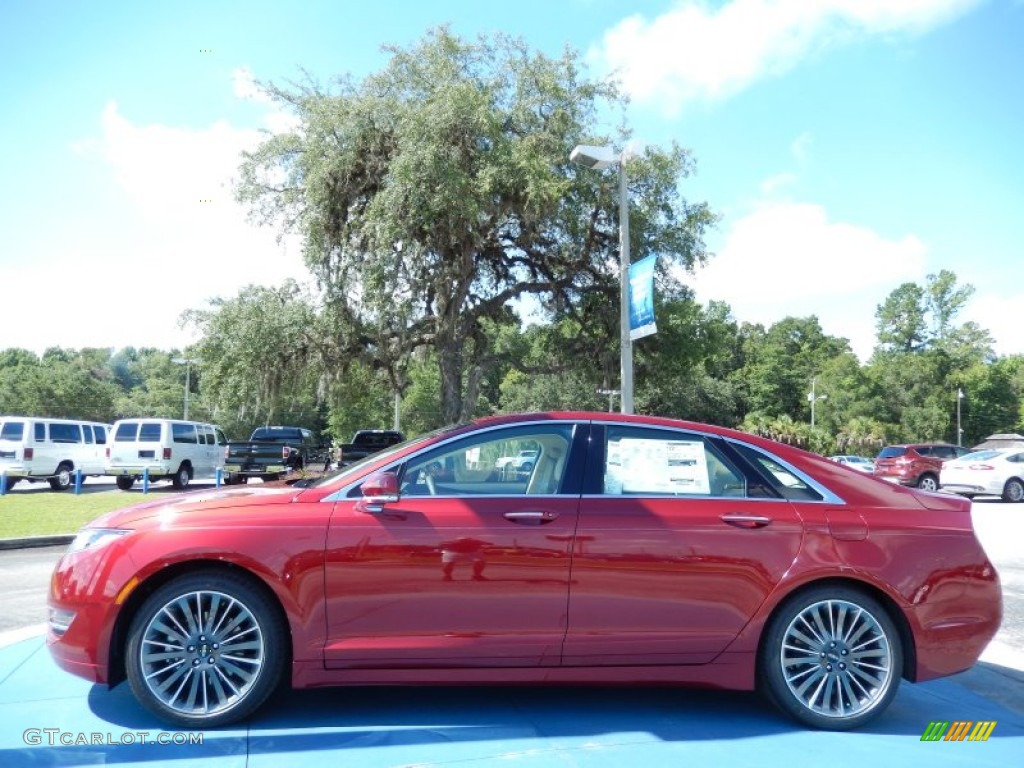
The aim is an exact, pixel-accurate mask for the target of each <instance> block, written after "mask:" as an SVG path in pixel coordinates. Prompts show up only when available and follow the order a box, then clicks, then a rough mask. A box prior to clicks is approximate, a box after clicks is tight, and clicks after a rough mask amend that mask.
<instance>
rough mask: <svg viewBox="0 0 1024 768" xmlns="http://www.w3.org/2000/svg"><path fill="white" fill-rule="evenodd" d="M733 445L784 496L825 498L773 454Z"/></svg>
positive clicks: (802, 498) (788, 497)
mask: <svg viewBox="0 0 1024 768" xmlns="http://www.w3.org/2000/svg"><path fill="white" fill-rule="evenodd" d="M733 447H734V448H735V449H736V450H737V451H738V452H739V453H740V454H742V455H743V458H745V459H746V460H747V461H749V462H750V463H751V464H753V465H754V467H755V468H756V469H758V470H759V471H760V473H761V475H762V476H763V477H764V478H765V479H766V480H767V481H768V484H769V485H770V487H771V488H772V489H773V490H774V491H775V492H776V493H777V494H779V495H780V496H782V497H783V498H785V499H794V500H798V501H821V500H822V499H823V497H822V495H821V494H820V493H818V491H816V490H815V489H814V488H811V487H810V486H809V485H808V484H807V483H805V482H804V481H803V480H802V479H801V478H800V477H799V476H798V475H795V474H794V473H793V472H791V471H790V470H789V469H787V468H786V467H784V466H783V465H782V464H780V463H779V462H778V461H776V460H775V459H773V458H772V457H771V456H769V455H767V454H764V453H761V452H760V451H756V450H754V449H753V448H751V447H750V446H748V445H743V444H741V443H734V444H733Z"/></svg>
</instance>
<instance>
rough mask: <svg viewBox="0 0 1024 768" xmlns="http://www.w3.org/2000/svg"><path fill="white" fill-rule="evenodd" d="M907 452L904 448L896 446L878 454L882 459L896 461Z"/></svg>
mask: <svg viewBox="0 0 1024 768" xmlns="http://www.w3.org/2000/svg"><path fill="white" fill-rule="evenodd" d="M906 452H907V449H906V448H904V447H903V446H898V445H894V446H891V447H889V448H883V449H882V452H881V453H879V454H878V458H880V459H895V458H898V457H900V456H903V455H905V454H906Z"/></svg>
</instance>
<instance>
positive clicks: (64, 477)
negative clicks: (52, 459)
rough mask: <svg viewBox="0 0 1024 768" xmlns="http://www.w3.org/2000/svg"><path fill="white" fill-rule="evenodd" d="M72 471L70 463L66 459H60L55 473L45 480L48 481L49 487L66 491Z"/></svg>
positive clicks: (69, 484)
mask: <svg viewBox="0 0 1024 768" xmlns="http://www.w3.org/2000/svg"><path fill="white" fill-rule="evenodd" d="M72 471H73V468H72V466H71V464H69V463H68V462H66V461H62V462H61V463H60V466H59V467H57V474H55V475H54V476H53V477H51V478H49V479H48V480H47V482H49V483H50V488H52V489H53V490H55V491H66V490H67V489H68V488H70V487H71V472H72Z"/></svg>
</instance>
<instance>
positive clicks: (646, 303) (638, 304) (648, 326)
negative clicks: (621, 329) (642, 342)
mask: <svg viewBox="0 0 1024 768" xmlns="http://www.w3.org/2000/svg"><path fill="white" fill-rule="evenodd" d="M657 260H658V257H657V256H648V257H647V258H646V259H641V260H640V261H638V262H636V263H635V264H630V265H629V340H630V341H636V340H637V339H642V338H643V337H644V336H650V335H651V334H652V333H657V332H658V326H657V325H656V324H655V322H654V265H655V263H656V262H657Z"/></svg>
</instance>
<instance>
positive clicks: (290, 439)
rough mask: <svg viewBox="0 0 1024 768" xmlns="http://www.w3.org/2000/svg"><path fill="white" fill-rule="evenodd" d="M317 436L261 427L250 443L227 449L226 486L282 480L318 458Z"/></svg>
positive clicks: (238, 442)
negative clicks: (287, 474)
mask: <svg viewBox="0 0 1024 768" xmlns="http://www.w3.org/2000/svg"><path fill="white" fill-rule="evenodd" d="M318 450H319V445H318V444H317V442H316V440H314V439H313V433H312V432H310V431H309V430H308V429H303V428H302V427H257V428H256V429H254V430H253V432H252V434H251V435H250V436H249V439H248V440H232V441H230V442H228V444H227V445H226V446H225V447H224V482H225V483H227V484H228V485H231V484H233V483H245V482H248V480H249V478H252V477H258V478H260V479H261V480H264V481H270V480H278V479H280V478H281V476H283V475H284V474H285V473H286V472H291V471H295V470H300V469H302V468H304V467H305V466H306V465H307V464H309V463H310V461H311V459H312V458H314V457H315V456H317V452H318Z"/></svg>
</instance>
